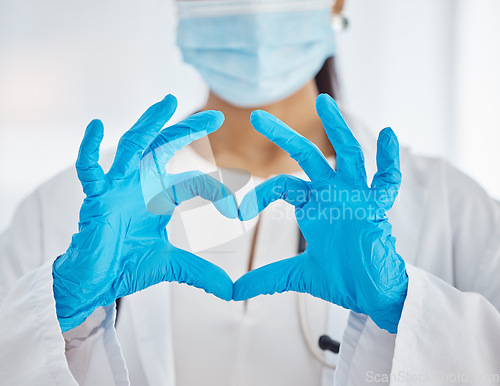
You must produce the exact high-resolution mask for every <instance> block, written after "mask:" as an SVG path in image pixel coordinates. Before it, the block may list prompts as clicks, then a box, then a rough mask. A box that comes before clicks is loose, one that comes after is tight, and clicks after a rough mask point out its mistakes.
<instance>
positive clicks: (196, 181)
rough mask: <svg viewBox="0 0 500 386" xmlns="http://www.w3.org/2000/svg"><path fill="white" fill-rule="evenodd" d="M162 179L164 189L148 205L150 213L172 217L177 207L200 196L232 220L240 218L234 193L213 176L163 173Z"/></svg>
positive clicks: (194, 173)
mask: <svg viewBox="0 0 500 386" xmlns="http://www.w3.org/2000/svg"><path fill="white" fill-rule="evenodd" d="M160 178H161V179H162V180H163V183H162V185H163V186H164V188H163V190H162V191H161V192H160V193H158V194H157V195H155V196H154V197H153V198H152V199H151V200H150V201H149V202H148V203H146V207H147V209H148V211H149V212H151V213H153V214H166V215H171V214H172V213H173V210H174V208H175V207H176V206H177V205H179V204H180V203H182V202H184V201H187V200H190V199H192V198H194V197H198V196H199V197H201V198H204V199H205V200H208V201H211V202H212V203H213V204H214V206H215V208H216V209H217V210H218V211H219V212H220V213H221V214H222V215H224V216H226V217H228V218H231V219H234V218H236V217H238V204H237V203H236V198H235V197H234V194H233V192H232V191H231V189H229V188H228V187H227V186H226V185H224V184H223V183H222V182H220V181H218V180H216V179H215V178H213V177H212V176H209V175H208V174H205V173H202V172H200V171H197V170H196V171H189V172H184V173H178V174H166V173H163V175H162V176H160ZM143 190H144V189H143Z"/></svg>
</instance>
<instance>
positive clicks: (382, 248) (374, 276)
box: [233, 95, 408, 333]
mask: <svg viewBox="0 0 500 386" xmlns="http://www.w3.org/2000/svg"><path fill="white" fill-rule="evenodd" d="M316 109H317V111H318V114H319V116H320V118H321V120H322V122H323V126H324V128H325V131H326V133H327V135H328V138H329V140H330V142H331V143H332V145H333V147H334V149H335V151H336V154H337V170H336V171H334V170H333V168H332V167H331V166H330V165H329V164H328V162H327V160H326V159H325V158H324V156H323V154H321V152H320V150H319V149H318V148H317V147H316V146H315V145H314V144H312V143H311V142H310V141H308V140H307V139H306V138H304V137H302V136H301V135H300V134H298V133H297V132H295V131H294V130H292V129H291V128H289V127H288V126H287V125H285V124H284V123H283V122H281V121H279V120H278V119H277V118H275V117H273V116H272V115H271V114H268V113H266V112H264V111H255V112H253V113H252V116H251V122H252V125H253V126H254V128H255V129H256V130H257V131H259V132H260V133H262V134H263V135H265V136H266V137H268V138H269V139H270V140H271V141H273V142H274V143H276V144H277V145H278V146H280V147H281V148H282V149H284V150H285V151H287V152H288V153H289V154H290V156H291V157H292V158H294V159H295V160H296V161H298V163H299V165H300V166H301V167H302V169H303V170H304V171H305V172H306V174H307V175H308V177H309V178H310V180H311V181H304V180H301V179H299V178H296V177H292V176H288V175H280V176H277V177H275V178H271V179H270V180H268V181H265V182H264V183H262V184H261V185H259V186H257V187H256V188H255V189H254V190H253V191H250V192H249V193H248V194H247V195H246V196H245V198H244V199H243V202H242V203H241V205H240V218H241V219H242V220H249V219H251V218H253V217H255V216H256V215H257V214H258V213H259V212H260V211H262V210H263V209H264V208H266V207H267V206H268V205H269V204H270V203H271V202H273V201H275V200H278V199H283V200H286V201H287V202H289V203H291V204H292V205H294V206H295V216H296V218H297V222H298V225H299V227H300V230H301V231H302V233H303V235H304V238H305V240H306V241H307V248H306V250H305V251H304V252H303V253H302V254H300V255H298V256H296V257H293V258H290V259H286V260H282V261H278V262H276V263H272V264H269V265H267V266H264V267H261V268H259V269H255V270H253V271H250V272H249V273H247V274H245V275H243V276H242V277H241V278H240V279H238V280H237V281H236V282H235V284H234V294H233V299H234V300H246V299H248V298H251V297H254V296H257V295H260V294H272V293H275V292H283V291H297V292H306V293H309V294H311V295H313V296H316V297H319V298H322V299H324V300H327V301H329V302H333V303H335V304H337V305H340V306H342V307H344V308H348V309H351V310H353V311H355V312H360V313H364V314H366V315H368V316H370V317H371V318H372V320H373V321H374V322H375V323H376V324H377V325H378V326H379V327H380V328H383V329H385V330H387V331H389V332H391V333H395V332H396V331H397V326H398V322H399V319H400V317H401V312H402V308H403V304H404V300H405V298H406V291H407V286H408V278H407V275H406V270H405V263H404V261H403V259H402V258H401V257H400V256H399V255H398V254H397V252H396V248H395V238H394V237H393V236H392V232H391V224H389V222H388V219H387V215H386V211H388V210H389V209H390V208H391V207H392V205H393V203H394V200H395V198H396V196H397V193H398V190H399V186H400V183H401V172H400V170H399V146H398V141H397V138H396V136H395V134H394V132H393V131H392V130H391V129H389V128H387V129H384V130H383V131H382V132H381V133H380V135H379V139H378V142H377V167H378V171H377V173H376V174H375V176H374V178H373V181H372V184H371V188H369V187H368V185H367V182H366V172H365V168H364V157H363V152H362V150H361V147H360V145H359V143H358V142H357V141H356V139H355V138H354V136H353V135H352V133H351V131H350V129H349V127H348V126H347V124H346V123H345V121H344V119H343V117H342V115H341V114H340V112H339V110H338V107H337V105H336V103H335V102H334V100H333V99H332V98H330V97H329V96H327V95H320V96H319V97H318V98H317V100H316Z"/></svg>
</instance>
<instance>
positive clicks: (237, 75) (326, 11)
mask: <svg viewBox="0 0 500 386" xmlns="http://www.w3.org/2000/svg"><path fill="white" fill-rule="evenodd" d="M178 4H179V27H178V39H177V43H178V45H179V47H180V49H181V51H182V55H183V57H184V61H185V62H187V63H190V64H192V65H193V66H194V67H195V68H196V69H197V70H198V71H199V72H200V74H201V75H202V77H203V79H204V80H205V82H206V83H207V84H208V86H209V87H210V89H211V90H212V92H214V93H215V94H216V95H217V96H219V97H220V98H222V99H224V100H225V101H227V102H229V103H231V104H233V105H236V106H240V107H256V106H262V105H266V104H269V103H272V102H275V101H278V100H281V99H284V98H286V97H288V96H290V95H292V94H293V93H294V92H296V91H297V90H299V89H300V88H301V87H303V86H304V85H305V84H306V83H307V82H309V81H310V80H311V79H312V78H313V77H314V76H315V75H316V74H317V73H318V71H319V70H320V69H321V67H322V66H323V64H324V62H325V60H326V59H327V58H328V57H330V56H333V55H334V53H335V35H334V32H333V30H332V27H331V23H330V20H331V5H332V1H331V0H218V1H217V0H198V1H196V0H185V1H179V2H178Z"/></svg>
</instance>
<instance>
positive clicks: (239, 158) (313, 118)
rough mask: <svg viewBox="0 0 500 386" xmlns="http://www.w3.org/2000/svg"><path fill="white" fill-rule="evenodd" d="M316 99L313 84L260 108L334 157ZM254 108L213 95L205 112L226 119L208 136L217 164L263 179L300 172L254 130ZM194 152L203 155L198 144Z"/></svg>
mask: <svg viewBox="0 0 500 386" xmlns="http://www.w3.org/2000/svg"><path fill="white" fill-rule="evenodd" d="M316 96H317V90H316V86H315V84H314V81H311V82H309V83H308V84H307V85H306V86H304V87H303V88H302V89H300V90H299V91H297V92H296V93H294V94H293V95H291V96H290V97H288V98H286V99H283V100H281V101H279V102H276V103H272V104H269V105H265V106H260V107H258V108H260V109H262V110H265V111H267V112H269V113H271V114H273V115H274V116H276V117H277V118H279V119H280V120H282V121H283V122H285V123H286V124H287V125H289V126H290V127H292V128H293V129H294V130H296V131H297V132H299V133H300V134H302V135H303V136H304V137H306V138H308V139H310V140H311V141H313V142H314V143H316V145H317V146H318V147H319V148H320V149H321V150H322V151H323V153H324V154H325V156H331V155H333V154H334V152H333V148H332V147H331V145H330V143H329V142H328V139H327V137H326V134H325V132H324V130H323V128H322V125H321V120H320V119H319V117H318V115H317V113H316V109H315V100H316ZM255 109H256V108H241V107H237V106H234V105H231V104H229V103H227V102H225V101H224V100H222V99H221V98H219V97H217V96H216V95H215V94H213V93H210V95H209V97H208V100H207V103H206V105H205V107H204V110H218V111H222V112H223V113H224V116H225V121H224V124H223V125H222V127H221V128H220V129H218V130H217V131H216V132H214V133H212V134H210V135H209V140H210V147H211V151H212V154H213V156H214V159H215V162H216V164H217V165H218V166H220V167H226V168H242V169H246V170H248V171H250V172H251V173H252V174H253V175H257V176H261V177H268V176H269V175H273V174H279V173H290V172H294V171H298V170H300V169H299V167H298V165H297V163H296V162H295V161H293V160H291V159H290V158H289V156H288V154H286V153H285V152H284V151H283V150H281V149H280V148H279V147H278V146H276V145H274V144H273V143H272V142H271V141H269V140H268V139H267V138H265V137H264V136H262V135H261V134H260V133H258V132H257V131H256V130H255V129H254V128H253V127H252V125H251V124H250V114H251V112H252V111H253V110H255ZM195 149H196V150H197V151H199V152H200V153H203V150H202V149H199V148H198V149H197V148H196V144H195Z"/></svg>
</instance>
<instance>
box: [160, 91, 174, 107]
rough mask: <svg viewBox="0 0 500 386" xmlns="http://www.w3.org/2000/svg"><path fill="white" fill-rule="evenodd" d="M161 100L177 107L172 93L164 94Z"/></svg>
mask: <svg viewBox="0 0 500 386" xmlns="http://www.w3.org/2000/svg"><path fill="white" fill-rule="evenodd" d="M161 101H162V102H165V103H167V104H169V105H171V106H174V107H177V104H178V102H177V98H176V97H175V96H174V95H172V94H167V95H165V97H164V98H163V99H162V100H161Z"/></svg>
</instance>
